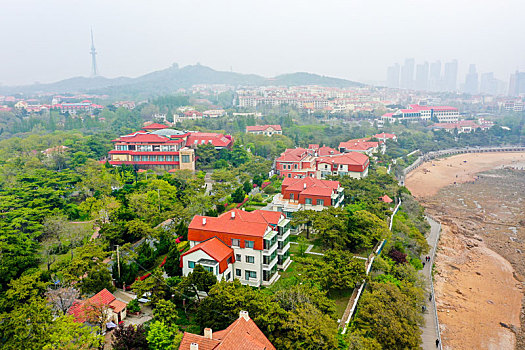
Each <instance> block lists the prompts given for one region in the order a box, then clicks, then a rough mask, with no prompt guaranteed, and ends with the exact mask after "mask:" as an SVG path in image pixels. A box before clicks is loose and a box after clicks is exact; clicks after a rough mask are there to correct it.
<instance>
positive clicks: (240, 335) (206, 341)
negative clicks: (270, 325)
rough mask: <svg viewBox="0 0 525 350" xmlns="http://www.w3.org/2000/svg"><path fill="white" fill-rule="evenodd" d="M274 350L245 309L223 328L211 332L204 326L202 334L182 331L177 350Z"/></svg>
mask: <svg viewBox="0 0 525 350" xmlns="http://www.w3.org/2000/svg"><path fill="white" fill-rule="evenodd" d="M233 349H235V350H275V346H273V345H272V343H270V341H269V340H268V338H266V336H265V335H264V333H263V332H261V330H260V329H259V327H257V325H256V324H255V322H253V320H252V319H251V318H250V315H249V314H248V312H247V311H240V312H239V318H238V319H237V320H236V321H234V322H233V323H232V324H231V325H229V326H228V328H226V329H225V330H222V331H217V332H213V331H212V329H211V328H204V335H198V334H193V333H188V332H184V335H183V336H182V340H181V342H180V346H179V350H233Z"/></svg>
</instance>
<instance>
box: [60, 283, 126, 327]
mask: <svg viewBox="0 0 525 350" xmlns="http://www.w3.org/2000/svg"><path fill="white" fill-rule="evenodd" d="M126 306H127V304H126V303H125V302H123V301H121V300H118V299H117V298H116V297H115V296H114V295H113V294H111V292H110V291H109V290H107V289H106V288H104V289H102V290H101V291H100V292H98V293H97V294H95V295H94V296H92V297H91V298H89V299H87V300H77V301H75V303H73V305H72V306H71V307H70V308H69V310H68V312H67V313H68V314H70V315H72V316H73V317H74V318H75V321H76V322H82V323H83V322H90V318H92V317H93V316H94V315H97V314H98V315H102V314H104V315H105V317H106V318H107V319H106V320H105V321H104V322H113V323H114V324H116V325H118V324H119V323H120V321H122V320H123V319H124V318H126Z"/></svg>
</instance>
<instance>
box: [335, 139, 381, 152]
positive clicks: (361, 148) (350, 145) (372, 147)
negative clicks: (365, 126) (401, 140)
mask: <svg viewBox="0 0 525 350" xmlns="http://www.w3.org/2000/svg"><path fill="white" fill-rule="evenodd" d="M378 150H379V142H375V141H370V137H368V138H363V139H354V140H348V141H346V142H341V143H339V151H341V152H342V153H344V152H359V153H364V154H368V155H369V156H370V155H372V153H375V152H377V151H378Z"/></svg>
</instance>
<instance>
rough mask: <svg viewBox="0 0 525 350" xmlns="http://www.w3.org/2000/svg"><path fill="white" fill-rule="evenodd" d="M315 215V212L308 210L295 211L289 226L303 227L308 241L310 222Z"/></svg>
mask: <svg viewBox="0 0 525 350" xmlns="http://www.w3.org/2000/svg"><path fill="white" fill-rule="evenodd" d="M315 215H316V212H315V211H313V210H310V209H307V210H299V211H296V212H295V213H293V217H292V222H291V224H292V225H293V226H302V225H305V227H306V239H310V226H312V222H313V219H314V216H315Z"/></svg>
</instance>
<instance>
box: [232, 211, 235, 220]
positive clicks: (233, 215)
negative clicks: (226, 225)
mask: <svg viewBox="0 0 525 350" xmlns="http://www.w3.org/2000/svg"><path fill="white" fill-rule="evenodd" d="M233 219H235V212H234V211H232V220H233Z"/></svg>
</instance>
